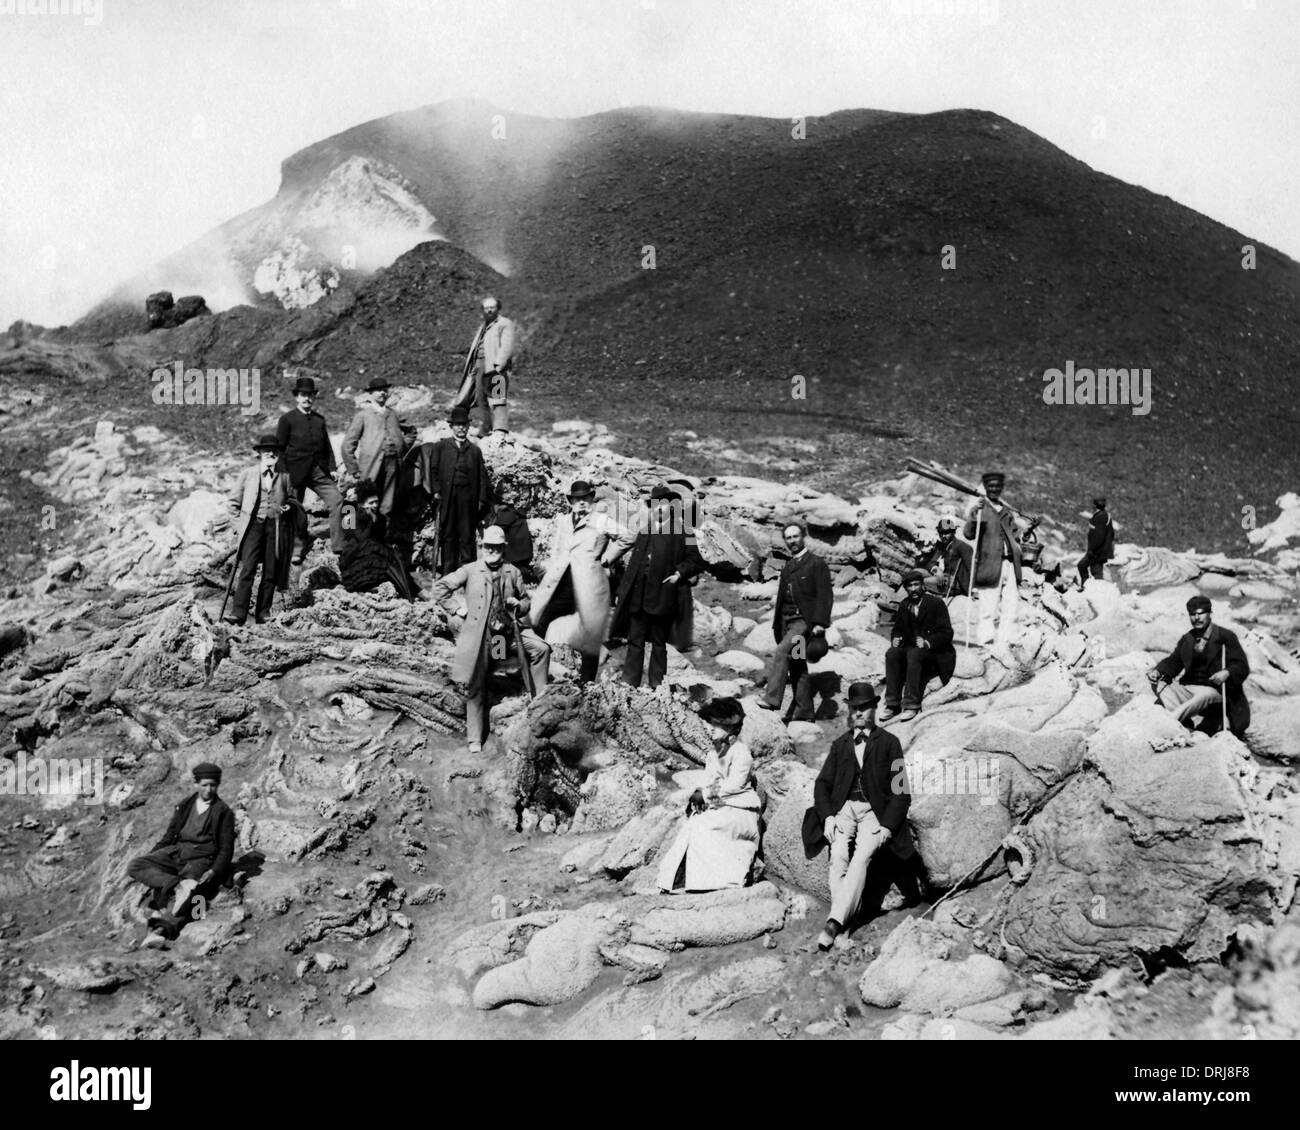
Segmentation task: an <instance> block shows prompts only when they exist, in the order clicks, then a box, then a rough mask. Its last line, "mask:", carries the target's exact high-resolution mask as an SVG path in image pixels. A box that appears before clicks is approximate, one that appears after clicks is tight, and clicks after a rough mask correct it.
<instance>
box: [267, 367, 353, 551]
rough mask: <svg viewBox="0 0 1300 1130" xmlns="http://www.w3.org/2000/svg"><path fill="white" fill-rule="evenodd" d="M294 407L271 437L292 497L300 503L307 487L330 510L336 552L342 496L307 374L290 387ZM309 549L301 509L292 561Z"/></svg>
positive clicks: (340, 541)
mask: <svg viewBox="0 0 1300 1130" xmlns="http://www.w3.org/2000/svg"><path fill="white" fill-rule="evenodd" d="M293 399H294V403H295V405H296V407H294V408H290V409H289V411H288V412H286V413H284V415H282V416H281V417H280V422H279V423H278V424H277V425H276V429H275V438H276V439H277V440H278V441H279V444H280V446H281V447H282V448H284V463H285V466H286V467H287V468H288V469H289V478H290V481H291V483H292V486H293V494H294V497H295V498H296V499H297V500H298V501H299V502H301V501H302V498H303V494H304V493H305V492H306V490H307V489H308V488H311V491H312V493H313V494H315V495H316V497H317V498H319V499H320V500H321V501H322V502H323V503H325V505H326V506H327V507H329V512H330V548H331V549H333V550H334V552H335V553H338V552H339V550H341V549H342V548H343V530H342V527H341V526H340V524H339V523H340V513H341V507H342V505H343V496H342V494H340V493H339V488H338V486H337V484H336V483H335V481H334V478H333V476H334V475H335V473H336V471H337V470H338V464H337V463H336V462H335V459H334V445H333V444H331V443H330V434H329V428H328V427H327V426H326V424H325V417H324V416H322V415H321V414H320V413H319V412H317V411H316V410H315V407H314V406H315V403H316V382H315V381H314V380H312V379H311V377H299V378H298V380H297V381H296V382H295V383H294V386H293ZM310 549H311V540H310V536H309V535H308V533H307V513H306V511H305V510H304V511H301V512H300V514H299V521H298V534H297V537H296V538H295V541H294V549H293V563H294V564H295V565H301V564H302V559H303V558H304V557H305V556H306V555H307V552H308V550H310Z"/></svg>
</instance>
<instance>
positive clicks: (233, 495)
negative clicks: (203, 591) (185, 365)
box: [223, 433, 294, 625]
mask: <svg viewBox="0 0 1300 1130" xmlns="http://www.w3.org/2000/svg"><path fill="white" fill-rule="evenodd" d="M253 448H254V450H255V451H256V452H257V453H258V456H259V465H258V466H257V467H249V468H248V469H247V470H246V471H244V473H243V474H242V475H240V477H239V479H238V481H237V482H236V483H235V487H234V490H232V491H231V492H230V496H229V503H230V511H231V517H232V520H233V521H234V522H235V524H236V525H235V547H236V548H235V559H236V564H235V570H236V571H235V576H234V589H233V592H232V594H231V595H232V597H233V602H232V604H231V606H230V610H229V611H228V612H227V613H226V614H225V615H224V617H223V619H224V620H225V621H226V623H228V624H235V625H240V624H243V622H244V621H245V620H246V619H248V604H249V600H250V599H251V598H252V595H253V578H254V577H255V576H256V575H257V570H258V567H259V566H260V567H261V570H262V577H261V581H260V583H259V584H258V587H257V604H256V606H255V608H254V617H255V619H256V620H257V622H258V623H259V624H262V623H265V622H266V619H267V617H269V616H270V614H271V604H272V602H273V601H274V600H275V590H276V589H277V588H281V589H283V588H287V587H288V585H289V555H290V553H291V551H292V545H293V533H294V523H293V521H292V520H291V519H290V518H289V517H288V514H289V510H290V500H291V499H292V498H293V487H292V486H291V483H290V478H289V474H288V473H287V472H286V471H285V470H284V469H283V467H282V465H281V463H280V450H281V449H280V443H279V441H278V440H277V439H276V438H275V436H274V435H273V434H271V433H267V434H266V435H263V436H259V437H258V440H257V442H256V443H255V444H254V445H253Z"/></svg>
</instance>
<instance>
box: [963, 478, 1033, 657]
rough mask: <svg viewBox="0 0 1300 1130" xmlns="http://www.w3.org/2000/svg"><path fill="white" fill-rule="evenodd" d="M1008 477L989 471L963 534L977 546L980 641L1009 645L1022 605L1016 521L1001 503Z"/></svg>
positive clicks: (976, 582)
mask: <svg viewBox="0 0 1300 1130" xmlns="http://www.w3.org/2000/svg"><path fill="white" fill-rule="evenodd" d="M1006 481H1007V477H1006V475H1004V474H1002V472H1001V471H989V472H988V473H987V474H985V475H983V476H982V477H981V479H980V482H981V484H982V485H983V488H984V497H983V498H982V499H980V501H978V502H977V503H975V505H974V506H972V507H971V510H970V513H969V515H968V516H967V518H966V528H965V529H964V530H963V531H962V535H963V536H964V537H965V538H966V540H967V541H974V542H975V543H976V544H975V590H976V592H977V593H978V594H979V628H978V634H979V642H980V643H981V644H982V645H984V646H988V645H990V644H995V643H1003V642H1010V639H1011V635H1012V632H1013V631H1014V630H1015V625H1016V614H1017V612H1018V611H1019V606H1020V589H1019V586H1020V540H1019V538H1018V537H1017V536H1016V520H1015V518H1013V517H1012V516H1011V510H1010V509H1009V508H1008V507H1007V506H1006V505H1005V504H1004V503H1003V502H1002V488H1003V487H1004V486H1005V485H1006Z"/></svg>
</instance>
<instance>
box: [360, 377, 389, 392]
mask: <svg viewBox="0 0 1300 1130" xmlns="http://www.w3.org/2000/svg"><path fill="white" fill-rule="evenodd" d="M392 387H393V386H392V385H390V384H389V383H388V379H387V378H386V377H371V378H370V383H369V384H368V385H366V391H367V392H379V391H381V390H382V389H386V388H392Z"/></svg>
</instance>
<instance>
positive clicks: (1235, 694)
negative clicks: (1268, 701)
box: [1147, 596, 1250, 738]
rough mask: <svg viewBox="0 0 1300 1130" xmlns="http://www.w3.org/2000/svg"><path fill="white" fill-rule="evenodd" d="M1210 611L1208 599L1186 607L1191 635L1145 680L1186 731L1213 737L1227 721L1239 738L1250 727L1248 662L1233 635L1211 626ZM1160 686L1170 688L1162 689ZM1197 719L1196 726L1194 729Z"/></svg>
mask: <svg viewBox="0 0 1300 1130" xmlns="http://www.w3.org/2000/svg"><path fill="white" fill-rule="evenodd" d="M1211 608H1212V606H1211V604H1210V599H1209V597H1205V596H1194V597H1192V598H1191V599H1190V600H1189V601H1188V602H1187V616H1188V619H1189V620H1190V621H1191V625H1192V629H1191V631H1190V632H1188V633H1186V635H1184V636H1183V637H1182V639H1180V640H1179V641H1178V643H1177V644H1176V645H1175V647H1174V650H1173V651H1172V652H1170V654H1169V655H1168V656H1166V657H1165V658H1164V659H1162V660H1161V661H1160V662H1159V663H1157V664H1156V665H1155V666H1154V667H1152V668H1151V670H1150V671H1148V672H1147V679H1148V680H1150V682H1151V686H1152V689H1153V690H1155V692H1156V701H1157V702H1159V703H1160V705H1161V706H1163V707H1164V708H1165V709H1166V710H1171V711H1173V712H1174V715H1175V716H1176V717H1177V718H1178V721H1180V722H1181V723H1182V724H1183V725H1184V726H1186V727H1187V728H1188V729H1189V730H1191V729H1197V730H1200V731H1201V732H1202V733H1204V734H1217V733H1218V732H1219V731H1220V730H1222V729H1223V725H1224V719H1225V718H1226V719H1227V724H1228V729H1229V730H1231V731H1232V733H1233V735H1234V736H1235V737H1238V738H1242V737H1244V736H1245V733H1246V730H1247V729H1249V727H1250V703H1248V702H1247V701H1246V691H1245V688H1244V686H1243V684H1244V683H1245V682H1246V679H1247V678H1248V677H1249V676H1250V663H1249V661H1248V660H1247V659H1246V653H1245V651H1244V650H1242V646H1241V644H1240V642H1239V641H1238V640H1237V636H1236V634H1235V633H1234V632H1230V631H1228V629H1227V628H1224V627H1220V626H1219V625H1218V624H1215V623H1213V622H1212V621H1211V618H1210V612H1211ZM1180 674H1181V675H1182V678H1181V679H1178V682H1177V683H1175V682H1174V681H1173V680H1174V679H1176V678H1178V676H1179V675H1180ZM1161 682H1167V683H1168V686H1166V687H1164V688H1163V689H1161V688H1160V683H1161ZM1198 717H1199V718H1200V720H1201V721H1200V724H1199V725H1196V726H1193V724H1192V723H1193V721H1194V719H1196V718H1198Z"/></svg>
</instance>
